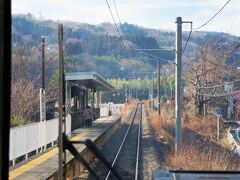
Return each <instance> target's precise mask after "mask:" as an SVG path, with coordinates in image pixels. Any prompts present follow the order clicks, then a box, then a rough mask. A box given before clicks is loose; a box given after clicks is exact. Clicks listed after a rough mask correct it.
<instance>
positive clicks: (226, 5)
mask: <svg viewBox="0 0 240 180" xmlns="http://www.w3.org/2000/svg"><path fill="white" fill-rule="evenodd" d="M229 2H230V0H228V1H227V2H226V3H225V4H224V6H223V7H222V8H221V9H220V10H219V11H218V12H217V13H216V14H215V15H214V16H213V17H211V18H210V19H209V20H208V21H207V22H205V23H204V24H202V25H201V26H199V27H197V28H195V29H193V30H194V31H196V30H198V29H200V28H202V27H203V26H205V25H207V24H208V23H209V22H210V21H211V20H213V19H214V18H215V17H216V16H217V15H218V14H219V13H220V12H221V11H222V10H223V9H224V8H225V7H226V6H227V4H228V3H229Z"/></svg>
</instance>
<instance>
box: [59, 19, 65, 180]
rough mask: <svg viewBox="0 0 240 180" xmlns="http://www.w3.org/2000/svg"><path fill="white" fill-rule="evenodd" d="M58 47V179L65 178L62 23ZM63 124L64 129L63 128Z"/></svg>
mask: <svg viewBox="0 0 240 180" xmlns="http://www.w3.org/2000/svg"><path fill="white" fill-rule="evenodd" d="M58 47H59V130H58V133H59V134H58V148H59V157H58V163H59V170H58V179H59V180H63V179H65V166H64V165H65V161H66V153H65V150H64V148H63V135H64V134H65V132H66V123H65V103H64V101H65V92H64V91H65V85H64V84H65V83H64V82H65V78H64V66H63V25H62V24H59V25H58ZM63 126H64V129H63Z"/></svg>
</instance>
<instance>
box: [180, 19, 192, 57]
mask: <svg viewBox="0 0 240 180" xmlns="http://www.w3.org/2000/svg"><path fill="white" fill-rule="evenodd" d="M191 34H192V23H191V29H190V32H189V34H188V38H187V41H186V43H185V46H184V48H183V52H182V54H184V52H185V50H186V47H187V45H188V42H189V40H190V37H191Z"/></svg>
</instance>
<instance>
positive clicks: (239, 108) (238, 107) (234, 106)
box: [225, 96, 240, 110]
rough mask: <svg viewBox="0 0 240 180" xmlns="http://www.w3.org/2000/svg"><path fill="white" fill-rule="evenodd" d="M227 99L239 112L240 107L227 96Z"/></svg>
mask: <svg viewBox="0 0 240 180" xmlns="http://www.w3.org/2000/svg"><path fill="white" fill-rule="evenodd" d="M225 98H226V99H227V100H228V102H230V104H232V105H233V106H234V107H236V108H237V109H238V110H240V108H239V107H238V106H236V105H235V104H234V103H233V102H232V101H231V100H230V99H228V97H227V96H225Z"/></svg>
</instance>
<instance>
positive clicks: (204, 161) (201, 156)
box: [166, 144, 240, 170]
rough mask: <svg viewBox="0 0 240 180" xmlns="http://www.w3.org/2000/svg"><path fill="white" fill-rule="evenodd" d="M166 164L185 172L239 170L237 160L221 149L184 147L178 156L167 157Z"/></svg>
mask: <svg viewBox="0 0 240 180" xmlns="http://www.w3.org/2000/svg"><path fill="white" fill-rule="evenodd" d="M166 161H167V164H169V165H170V166H171V167H172V168H174V169H179V168H182V169H185V170H240V162H239V158H238V157H237V156H236V155H233V154H231V153H229V152H228V151H226V150H223V149H215V148H211V146H209V147H201V146H200V147H199V146H198V147H196V146H195V145H194V144H191V145H184V146H183V147H182V148H181V150H180V152H179V153H178V155H168V157H167V160H166Z"/></svg>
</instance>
